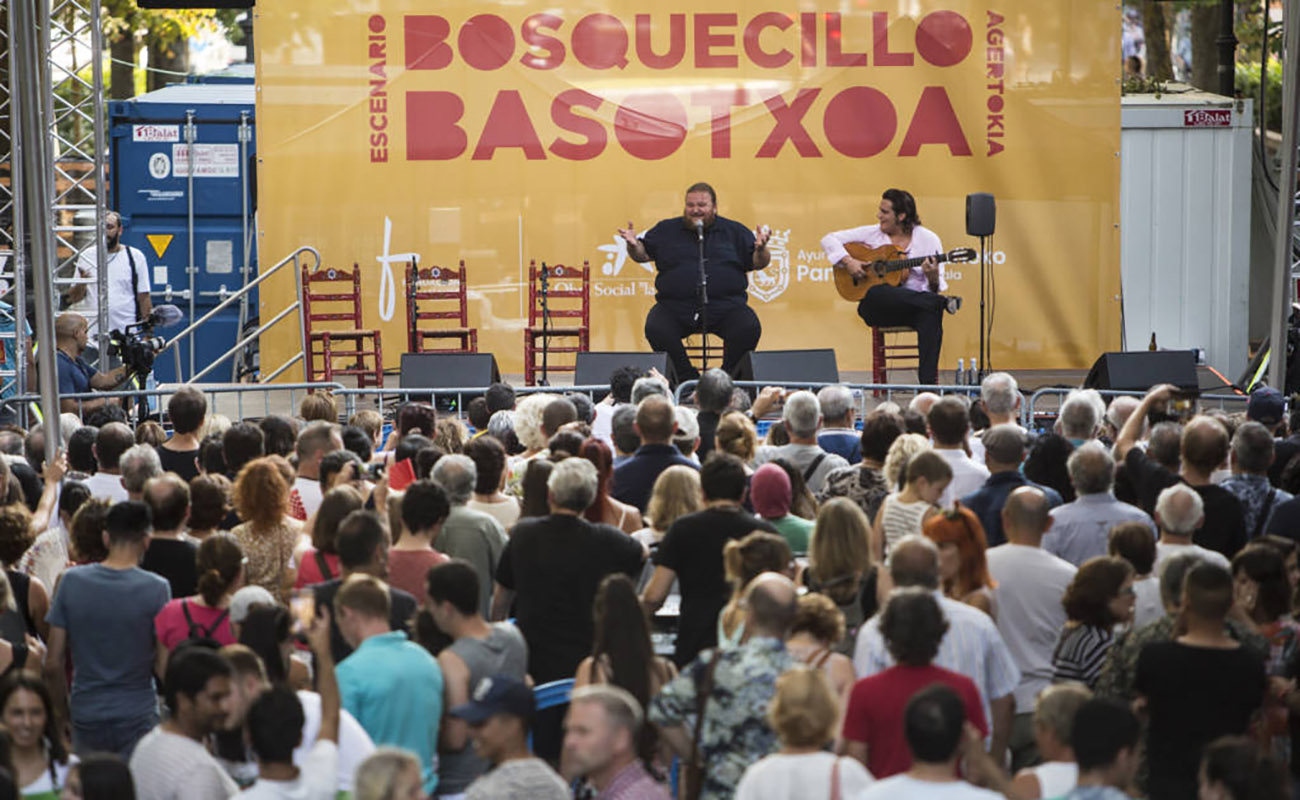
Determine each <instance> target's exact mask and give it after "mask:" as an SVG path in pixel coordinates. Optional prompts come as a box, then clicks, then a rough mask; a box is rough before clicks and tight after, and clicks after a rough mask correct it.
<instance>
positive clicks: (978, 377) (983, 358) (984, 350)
mask: <svg viewBox="0 0 1300 800" xmlns="http://www.w3.org/2000/svg"><path fill="white" fill-rule="evenodd" d="M984 239H985V237H984V236H983V235H981V236H980V346H979V353H980V365H979V368H978V369H977V370H975V381H976V382H977V383H983V381H984V376H985V375H986V374H987V373H988V370H989V367H988V364H989V354H988V348H989V347H990V346H991V343H990V342H987V341H985V333H986V329H985V327H984V290H985V287H987V286H988V279H987V276H986V273H985V270H987V269H988V264H987V262H986V261H985V260H984Z"/></svg>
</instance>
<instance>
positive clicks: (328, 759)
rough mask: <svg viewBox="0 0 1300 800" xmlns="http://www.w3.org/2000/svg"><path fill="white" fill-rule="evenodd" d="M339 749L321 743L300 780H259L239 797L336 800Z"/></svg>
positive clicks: (300, 771)
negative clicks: (335, 783) (335, 780)
mask: <svg viewBox="0 0 1300 800" xmlns="http://www.w3.org/2000/svg"><path fill="white" fill-rule="evenodd" d="M338 760H339V749H338V745H336V744H334V743H333V742H329V741H325V740H321V741H318V742H316V743H315V744H314V745H312V747H311V752H309V753H308V754H307V758H306V760H305V761H304V763H303V764H302V765H301V766H300V767H299V769H298V777H297V778H295V779H293V780H291V781H269V780H266V779H265V778H258V779H257V783H254V784H253V785H252V786H250V787H249V788H247V789H245V790H244V791H242V792H240V793H239V796H240V797H246V798H249V800H334V796H335V794H336V788H335V785H334V774H335V772H336V771H337V769H338Z"/></svg>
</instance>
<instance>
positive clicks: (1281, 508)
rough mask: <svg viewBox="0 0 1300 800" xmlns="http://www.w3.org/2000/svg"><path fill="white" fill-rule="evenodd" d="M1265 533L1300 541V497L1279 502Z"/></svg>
mask: <svg viewBox="0 0 1300 800" xmlns="http://www.w3.org/2000/svg"><path fill="white" fill-rule="evenodd" d="M1264 533H1271V534H1274V535H1276V536H1285V537H1286V538H1288V539H1290V540H1291V541H1293V542H1296V543H1300V497H1294V498H1292V499H1290V500H1287V501H1286V502H1285V503H1278V504H1277V508H1274V509H1273V516H1272V517H1270V518H1269V521H1268V525H1267V526H1266V527H1265V528H1264Z"/></svg>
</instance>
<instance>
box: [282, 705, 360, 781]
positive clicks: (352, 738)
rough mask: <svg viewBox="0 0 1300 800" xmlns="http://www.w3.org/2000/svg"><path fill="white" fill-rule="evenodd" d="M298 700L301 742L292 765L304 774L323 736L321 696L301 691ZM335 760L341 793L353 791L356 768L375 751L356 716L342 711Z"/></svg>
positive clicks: (294, 754)
mask: <svg viewBox="0 0 1300 800" xmlns="http://www.w3.org/2000/svg"><path fill="white" fill-rule="evenodd" d="M298 701H299V702H300V703H302V719H303V722H302V742H301V743H300V744H299V745H298V749H297V750H294V751H293V764H294V766H296V767H298V768H299V769H301V770H303V771H304V772H306V771H307V769H308V768H310V766H311V763H310V759H311V752H312V746H313V745H315V744H316V737H317V736H319V735H320V717H321V713H320V695H319V694H316V693H315V692H306V691H301V692H298ZM337 751H338V752H337V754H336V757H335V761H337V762H338V786H337V787H336V788H337V789H338V791H340V792H347V793H349V794H350V793H351V792H352V781H353V779H354V778H355V777H356V774H357V768H358V767H360V766H361V762H362V761H365V760H366V758H368V757H369V756H370V754H371V753H373V752H375V743H374V742H372V741H371V740H370V734H368V733H366V729H365V728H363V727H361V723H360V722H357V720H356V717H354V716H352V715H351V714H349V713H348V712H347V710H346V709H342V708H341V709H339V742H338V747H337Z"/></svg>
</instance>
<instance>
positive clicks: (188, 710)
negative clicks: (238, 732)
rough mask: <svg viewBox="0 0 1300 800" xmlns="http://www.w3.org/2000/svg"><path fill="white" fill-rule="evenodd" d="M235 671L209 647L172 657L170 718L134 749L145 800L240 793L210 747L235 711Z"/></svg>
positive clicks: (200, 799)
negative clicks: (232, 707) (232, 693)
mask: <svg viewBox="0 0 1300 800" xmlns="http://www.w3.org/2000/svg"><path fill="white" fill-rule="evenodd" d="M233 674H234V673H233V670H232V669H231V668H230V664H229V662H227V661H226V660H225V659H224V658H222V657H221V656H220V655H218V654H217V653H216V652H215V651H213V650H211V649H209V648H206V647H188V648H186V649H184V650H183V651H181V652H179V653H177V654H176V656H175V657H174V658H172V660H171V662H170V663H169V664H168V665H167V674H166V677H164V678H163V699H164V701H165V702H166V705H167V711H168V712H169V713H168V716H167V719H166V720H165V721H163V722H162V723H161V724H159V725H158V726H157V727H155V728H153V730H151V731H149V732H148V734H147V735H146V736H145V737H144V738H143V739H141V740H140V743H139V744H138V745H136V746H135V750H134V752H132V753H131V762H130V763H131V775H132V777H134V778H135V785H136V790H137V791H136V795H137V797H139V798H140V800H191V799H193V800H226V798H229V797H232V796H233V795H234V794H235V793H236V791H238V787H237V786H236V785H235V782H234V781H233V780H231V778H230V776H229V775H227V774H226V771H225V770H224V769H222V768H221V765H220V764H218V763H217V760H216V759H215V758H213V757H212V756H211V755H210V754H209V753H208V751H207V748H206V747H204V744H205V742H206V741H207V739H208V737H209V736H211V735H212V734H214V733H216V732H217V731H218V730H220V729H221V728H222V727H223V726H224V725H225V722H226V718H227V717H228V716H229V714H230V705H231V696H230V679H231V677H232V676H233ZM152 699H153V698H152V697H151V698H150V700H151V701H152ZM96 749H98V748H96Z"/></svg>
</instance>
